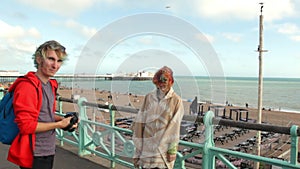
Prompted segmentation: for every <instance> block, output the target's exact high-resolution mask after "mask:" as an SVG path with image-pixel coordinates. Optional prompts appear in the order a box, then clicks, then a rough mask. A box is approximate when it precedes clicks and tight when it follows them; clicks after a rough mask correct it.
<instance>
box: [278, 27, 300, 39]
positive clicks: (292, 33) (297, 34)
mask: <svg viewBox="0 0 300 169" xmlns="http://www.w3.org/2000/svg"><path fill="white" fill-rule="evenodd" d="M276 27H277V31H278V32H279V33H281V34H284V35H288V36H289V38H290V39H291V40H293V41H297V42H300V27H299V26H298V25H296V24H294V23H284V24H279V25H276Z"/></svg>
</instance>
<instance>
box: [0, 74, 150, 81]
mask: <svg viewBox="0 0 300 169" xmlns="http://www.w3.org/2000/svg"><path fill="white" fill-rule="evenodd" d="M23 75H24V74H18V75H1V74H0V82H12V81H15V80H16V78H17V77H19V76H23ZM54 78H55V79H57V80H58V81H62V80H63V81H73V80H74V79H76V80H152V77H151V76H129V75H122V76H121V75H113V74H105V75H98V74H96V75H89V74H58V75H55V76H54Z"/></svg>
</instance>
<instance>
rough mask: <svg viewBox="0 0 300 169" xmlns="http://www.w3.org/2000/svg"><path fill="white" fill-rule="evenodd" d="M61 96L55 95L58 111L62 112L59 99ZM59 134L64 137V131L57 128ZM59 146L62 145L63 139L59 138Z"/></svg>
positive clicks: (61, 103) (61, 104)
mask: <svg viewBox="0 0 300 169" xmlns="http://www.w3.org/2000/svg"><path fill="white" fill-rule="evenodd" d="M60 98H61V96H57V101H58V113H59V114H63V112H62V110H63V102H62V101H61V100H60ZM58 133H59V136H60V137H64V131H63V130H58ZM59 144H60V146H64V141H63V139H60V142H59Z"/></svg>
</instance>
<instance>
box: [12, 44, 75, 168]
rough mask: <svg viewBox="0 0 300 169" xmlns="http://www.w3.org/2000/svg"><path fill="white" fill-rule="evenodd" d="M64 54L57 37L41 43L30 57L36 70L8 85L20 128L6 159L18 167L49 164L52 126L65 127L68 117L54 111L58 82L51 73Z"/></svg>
mask: <svg viewBox="0 0 300 169" xmlns="http://www.w3.org/2000/svg"><path fill="white" fill-rule="evenodd" d="M66 57H67V53H66V49H65V47H64V46H62V45H61V44H60V43H58V42H57V41H54V40H51V41H47V42H45V43H43V44H42V45H40V46H39V47H38V48H37V49H36V51H35V53H34V54H33V57H32V58H33V60H34V65H35V67H36V68H37V71H36V72H33V71H29V72H28V73H27V74H26V75H25V76H24V77H19V78H17V80H16V81H15V82H14V83H13V84H12V86H11V87H10V88H9V91H14V99H13V107H14V112H15V122H16V123H17V125H18V127H19V129H20V132H19V134H18V135H17V137H16V138H15V139H14V141H13V142H12V144H11V146H10V148H9V152H8V157H7V160H8V161H10V162H12V163H14V164H16V165H18V166H20V168H21V169H52V167H53V162H54V154H55V142H56V141H55V140H56V138H55V129H56V128H61V129H63V128H65V127H67V126H68V125H69V124H70V120H71V118H72V117H68V118H64V117H60V116H58V115H55V110H56V109H55V107H56V102H55V100H56V91H57V88H58V83H57V81H56V80H55V79H52V77H53V76H54V75H55V73H56V72H57V71H58V70H59V68H60V67H61V65H62V63H63V61H64V60H65V59H66ZM77 125H78V124H74V125H73V126H71V127H73V128H76V127H77Z"/></svg>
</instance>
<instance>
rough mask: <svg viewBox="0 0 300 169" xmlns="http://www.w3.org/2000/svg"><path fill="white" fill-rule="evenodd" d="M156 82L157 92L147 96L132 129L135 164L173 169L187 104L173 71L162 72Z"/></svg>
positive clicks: (163, 69) (168, 69) (156, 74)
mask: <svg viewBox="0 0 300 169" xmlns="http://www.w3.org/2000/svg"><path fill="white" fill-rule="evenodd" d="M152 81H153V83H154V84H155V85H156V89H155V90H154V91H152V92H150V93H148V94H147V95H146V96H145V99H144V103H143V105H142V108H141V109H140V111H139V113H138V115H137V116H136V119H135V122H134V125H133V128H132V129H133V141H134V143H135V146H136V152H135V156H134V165H135V167H142V168H145V169H146V168H168V169H171V168H173V166H174V162H175V159H176V152H177V147H178V142H179V134H180V124H181V120H182V117H183V114H184V109H183V104H182V100H181V98H180V96H178V95H177V94H176V93H175V92H174V90H173V88H172V86H173V84H174V78H173V71H172V70H171V69H170V68H168V67H166V66H164V67H162V68H161V69H159V70H158V71H157V72H156V73H155V75H154V77H153V80H152Z"/></svg>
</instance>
